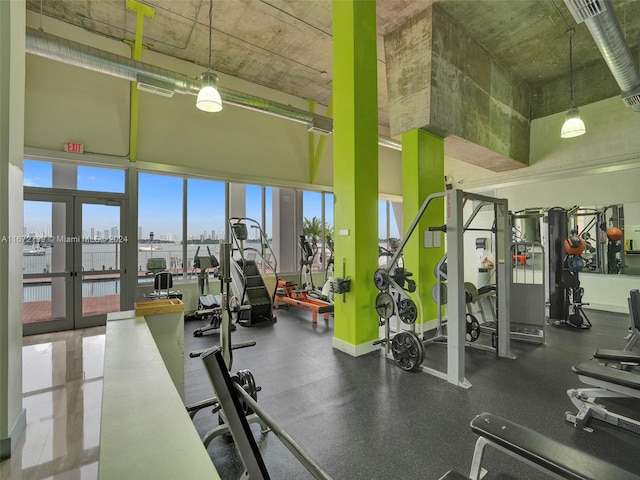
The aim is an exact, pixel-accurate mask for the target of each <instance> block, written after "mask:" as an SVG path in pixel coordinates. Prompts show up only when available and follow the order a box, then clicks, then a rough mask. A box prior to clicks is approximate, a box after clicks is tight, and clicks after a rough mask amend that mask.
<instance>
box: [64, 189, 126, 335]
mask: <svg viewBox="0 0 640 480" xmlns="http://www.w3.org/2000/svg"><path fill="white" fill-rule="evenodd" d="M75 211H76V212H77V213H76V217H75V220H76V225H75V231H76V233H77V234H78V233H79V234H80V235H81V239H82V240H81V241H80V242H78V243H77V248H76V250H75V264H76V265H77V268H76V273H75V274H74V284H75V285H74V290H75V296H76V299H77V300H76V302H75V317H76V321H75V327H76V328H84V327H90V326H95V325H104V324H105V322H106V318H107V317H106V315H107V313H110V312H118V311H120V309H121V308H120V307H121V302H122V298H121V295H120V293H121V291H122V283H123V275H122V273H123V270H122V265H126V263H125V262H124V259H123V256H124V254H125V253H126V248H125V245H126V242H127V240H128V239H127V236H126V234H125V233H124V232H123V228H122V226H123V225H124V219H123V214H124V200H123V199H119V198H108V197H102V198H95V197H93V198H91V197H80V196H78V197H76V205H75Z"/></svg>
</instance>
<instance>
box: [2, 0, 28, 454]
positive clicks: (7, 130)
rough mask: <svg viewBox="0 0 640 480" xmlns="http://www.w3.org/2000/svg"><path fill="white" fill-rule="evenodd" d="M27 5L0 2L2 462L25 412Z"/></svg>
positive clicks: (14, 442) (18, 0)
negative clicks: (25, 103)
mask: <svg viewBox="0 0 640 480" xmlns="http://www.w3.org/2000/svg"><path fill="white" fill-rule="evenodd" d="M25 12H26V5H25V2H24V1H21V0H16V1H12V2H4V1H0V459H3V458H7V457H9V456H11V453H12V452H13V450H14V448H15V446H16V445H17V443H18V440H19V439H20V436H21V435H22V432H23V431H24V428H25V425H26V412H25V410H24V409H23V408H22V243H18V242H17V241H15V239H16V238H17V237H18V236H22V234H23V224H24V222H23V201H22V177H23V172H22V159H23V154H24V91H25V73H24V72H25V47H24V46H25V29H26V23H25Z"/></svg>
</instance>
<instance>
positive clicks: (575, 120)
mask: <svg viewBox="0 0 640 480" xmlns="http://www.w3.org/2000/svg"><path fill="white" fill-rule="evenodd" d="M575 32H576V31H575V30H574V29H573V28H569V30H568V33H569V92H570V95H571V104H570V105H569V110H567V113H566V115H565V121H564V124H563V125H562V130H561V131H560V137H562V138H571V137H579V136H580V135H582V134H584V133H585V132H586V128H585V126H584V122H583V121H582V119H581V118H580V110H578V107H576V106H575V105H574V104H573V42H572V37H573V34H574V33H575Z"/></svg>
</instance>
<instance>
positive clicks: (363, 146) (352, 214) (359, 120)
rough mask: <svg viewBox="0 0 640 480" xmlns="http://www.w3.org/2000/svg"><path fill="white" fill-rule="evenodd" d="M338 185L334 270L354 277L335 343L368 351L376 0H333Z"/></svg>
mask: <svg viewBox="0 0 640 480" xmlns="http://www.w3.org/2000/svg"><path fill="white" fill-rule="evenodd" d="M332 13H333V109H334V123H333V187H334V194H335V205H334V208H335V213H334V218H335V273H336V276H338V277H342V276H343V262H344V275H346V276H347V277H350V278H351V292H349V293H347V294H345V295H344V301H343V297H342V296H341V295H336V298H335V309H334V310H335V318H334V339H333V345H334V347H335V348H337V349H339V350H342V351H345V352H347V353H349V354H351V355H361V354H364V353H368V352H370V351H372V350H377V349H379V347H373V346H372V345H371V341H372V340H375V339H377V338H378V316H377V314H376V312H375V307H374V305H375V297H376V294H377V290H376V288H375V286H374V284H373V274H374V272H375V270H376V268H377V260H378V91H377V90H378V82H377V60H376V2H375V0H333V2H332Z"/></svg>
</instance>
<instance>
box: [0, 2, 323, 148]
mask: <svg viewBox="0 0 640 480" xmlns="http://www.w3.org/2000/svg"><path fill="white" fill-rule="evenodd" d="M0 1H1V0H0ZM25 51H26V52H27V53H30V54H32V55H37V56H40V57H45V58H48V59H50V60H55V61H58V62H62V63H66V64H68V65H73V66H76V67H80V68H84V69H87V70H92V71H94V72H98V73H104V74H106V75H111V76H113V77H118V78H122V79H123V80H129V81H131V82H138V84H139V85H140V83H142V89H144V90H146V91H150V90H154V89H155V91H154V92H153V93H163V94H165V95H167V96H168V95H169V92H170V91H175V92H176V93H181V94H183V95H198V92H199V91H200V88H201V86H202V85H201V84H200V81H197V80H195V79H192V78H190V77H188V76H186V75H183V74H181V73H177V72H172V71H170V70H165V69H162V68H159V67H155V66H153V65H149V64H146V63H142V62H139V61H136V60H132V59H129V58H126V57H122V56H120V55H115V54H113V53H110V52H106V51H104V50H99V49H97V48H93V47H90V46H88V45H82V44H80V43H76V42H73V41H71V40H67V39H66V38H61V37H56V36H54V35H51V34H48V33H45V32H43V31H40V30H36V29H33V28H27V36H26V44H25ZM160 87H162V92H161V91H159V90H158V89H159V88H160ZM218 90H219V91H220V96H221V97H222V100H223V101H224V102H225V103H228V104H229V105H235V106H237V107H242V108H247V109H249V110H254V111H258V112H262V113H267V114H269V115H273V116H276V117H280V118H284V119H287V120H293V121H295V122H298V123H303V124H306V125H307V127H308V128H313V131H315V132H317V133H322V134H326V135H328V134H330V133H331V132H332V130H333V120H332V119H331V118H328V117H324V116H322V115H318V114H315V113H311V112H306V111H304V110H301V109H298V108H295V107H292V106H290V105H283V104H280V103H277V102H272V101H270V100H266V99H264V98H260V97H256V96H254V95H249V94H246V93H242V92H237V91H234V90H230V89H228V88H219V89H218Z"/></svg>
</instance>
